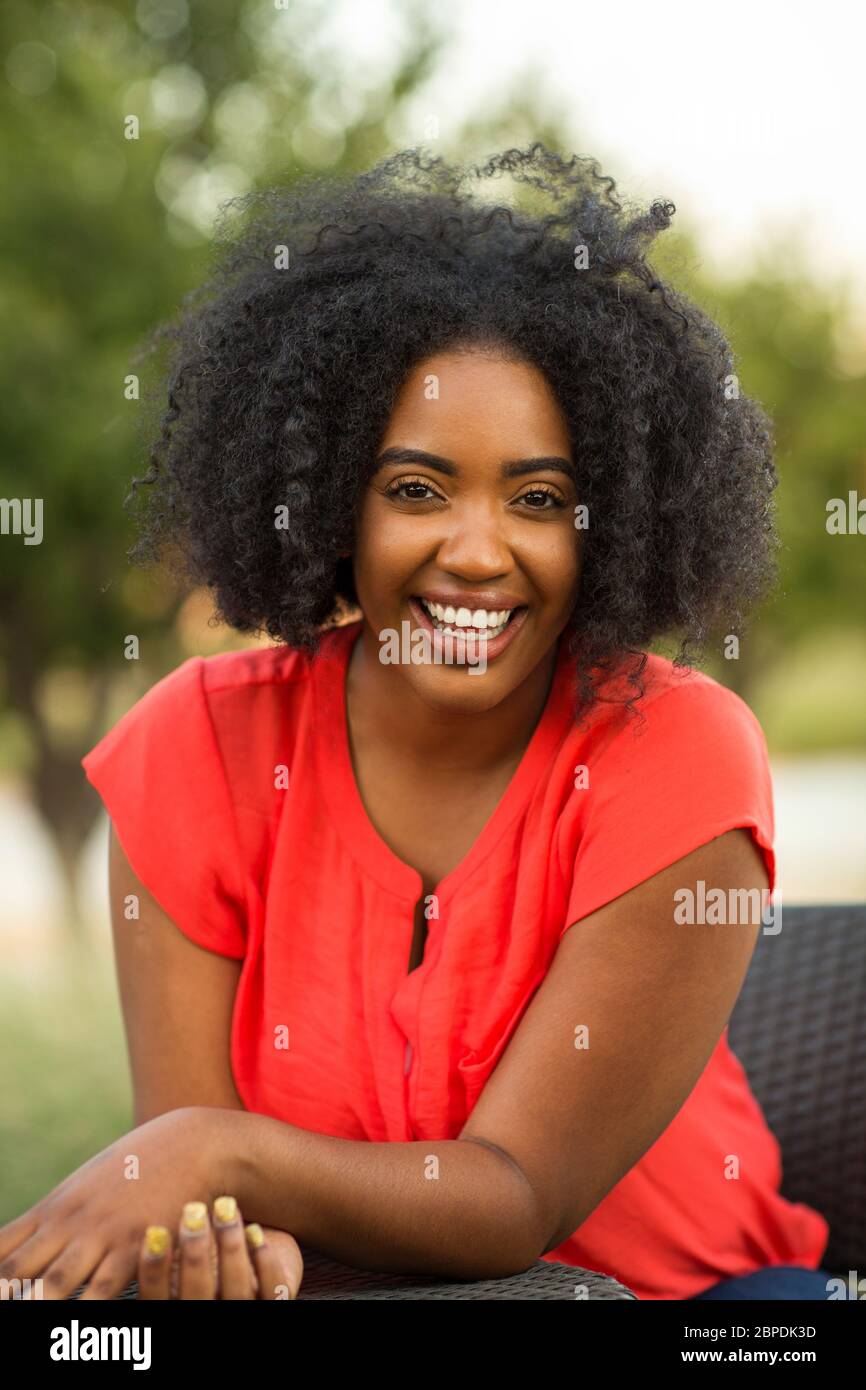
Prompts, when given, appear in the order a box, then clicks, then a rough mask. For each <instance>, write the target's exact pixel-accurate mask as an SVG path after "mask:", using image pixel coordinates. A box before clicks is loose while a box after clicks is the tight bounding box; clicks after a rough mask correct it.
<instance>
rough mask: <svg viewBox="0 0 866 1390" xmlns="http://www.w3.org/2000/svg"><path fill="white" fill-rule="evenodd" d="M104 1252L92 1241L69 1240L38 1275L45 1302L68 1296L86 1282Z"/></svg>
mask: <svg viewBox="0 0 866 1390" xmlns="http://www.w3.org/2000/svg"><path fill="white" fill-rule="evenodd" d="M104 1253H105V1251H104V1249H101V1248H100V1247H99V1246H97V1245H94V1244H93V1242H92V1241H83V1240H73V1241H70V1242H69V1244H68V1245H66V1246H64V1248H63V1249H62V1250H61V1251H60V1253H59V1255H58V1256H57V1258H56V1259H54V1260H52V1261H51V1263H50V1264H49V1265H48V1267H47V1268H46V1270H45V1271H44V1273H43V1274H42V1275H40V1276H39V1277H40V1278H41V1281H42V1295H41V1296H42V1298H43V1299H45V1301H46V1302H49V1301H51V1300H52V1299H58V1298H69V1296H70V1294H71V1293H72V1292H73V1290H74V1289H77V1288H79V1287H80V1286H81V1285H82V1284H84V1283H86V1282H87V1280H88V1279H89V1278H90V1276H91V1274H92V1273H93V1271H94V1270H95V1268H96V1266H97V1265H98V1264H99V1262H100V1261H101V1259H102V1256H103V1255H104Z"/></svg>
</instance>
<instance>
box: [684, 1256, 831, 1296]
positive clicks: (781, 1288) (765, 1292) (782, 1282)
mask: <svg viewBox="0 0 866 1390" xmlns="http://www.w3.org/2000/svg"><path fill="white" fill-rule="evenodd" d="M833 1277H834V1276H833V1275H832V1274H830V1273H829V1271H828V1270H826V1269H804V1268H802V1267H801V1266H799V1265H775V1266H774V1267H773V1268H771V1269H756V1270H755V1271H754V1273H752V1274H743V1275H741V1276H740V1277H739V1278H737V1279H724V1280H722V1282H721V1284H713V1286H712V1288H709V1289H704V1291H703V1293H698V1294H695V1295H694V1297H693V1298H691V1299H688V1300H686V1301H687V1302H689V1303H693V1302H695V1301H696V1300H697V1299H708V1298H713V1299H715V1298H731V1299H752V1298H779V1299H791V1298H796V1299H800V1298H810V1299H823V1300H824V1301H826V1299H827V1281H828V1279H832V1278H833Z"/></svg>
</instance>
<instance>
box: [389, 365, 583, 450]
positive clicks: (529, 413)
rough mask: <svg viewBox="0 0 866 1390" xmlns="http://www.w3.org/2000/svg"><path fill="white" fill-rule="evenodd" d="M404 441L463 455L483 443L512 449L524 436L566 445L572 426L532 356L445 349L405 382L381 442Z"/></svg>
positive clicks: (543, 445)
mask: <svg viewBox="0 0 866 1390" xmlns="http://www.w3.org/2000/svg"><path fill="white" fill-rule="evenodd" d="M407 432H408V434H410V435H411V436H412V437H411V440H409V439H407V438H406V437H405V436H406V435H407ZM398 440H399V442H400V443H407V442H411V443H412V444H413V445H414V446H415V447H417V448H424V447H428V448H430V449H431V450H432V449H433V441H434V440H435V442H436V448H437V451H438V452H443V453H444V452H446V451H447V450H446V442H447V444H448V447H450V448H452V450H455V451H456V453H457V454H459V453H460V452H464V451H465V450H466V449H467V448H472V449H477V448H479V447H486V448H489V449H491V450H492V451H493V452H498V451H500V449H502V450H504V452H505V453H506V454H513V453H514V451H515V448H516V447H518V443H519V440H523V441H525V442H526V444H527V447H531V448H535V449H538V450H547V451H550V452H553V450H554V449H556V450H558V451H559V452H564V451H567V449H568V427H567V423H566V420H565V416H564V414H563V412H562V409H561V407H560V405H559V402H558V401H557V399H556V396H555V394H554V392H553V388H552V387H551V385H550V383H549V382H548V380H547V378H546V376H545V375H544V373H543V372H542V371H541V370H540V368H538V367H536V366H535V365H534V364H533V363H530V362H522V361H521V362H514V361H510V360H508V359H505V358H502V357H496V356H494V355H492V354H488V353H481V352H443V353H436V354H432V355H431V356H429V357H427V358H425V359H424V360H423V361H421V362H418V363H416V364H415V365H414V366H413V367H412V369H411V371H410V372H409V374H408V376H407V378H406V380H405V381H404V382H403V385H402V386H401V388H400V391H399V393H398V395H397V398H396V400H395V402H394V407H393V409H392V412H391V416H390V419H389V421H388V426H387V429H386V432H385V434H384V436H383V440H382V442H383V444H389V443H392V442H398ZM520 447H521V448H522V445H521V446H520ZM450 456H451V457H452V458H453V457H455V453H454V452H452V453H451V455H450Z"/></svg>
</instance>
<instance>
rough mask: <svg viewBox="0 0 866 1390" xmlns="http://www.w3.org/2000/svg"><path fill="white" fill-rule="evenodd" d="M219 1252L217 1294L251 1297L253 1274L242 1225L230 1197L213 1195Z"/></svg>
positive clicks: (253, 1289)
mask: <svg viewBox="0 0 866 1390" xmlns="http://www.w3.org/2000/svg"><path fill="white" fill-rule="evenodd" d="M213 1211H214V1231H215V1232H216V1242H217V1251H218V1256H219V1289H218V1293H217V1297H218V1298H225V1299H254V1298H255V1296H256V1276H255V1272H254V1270H253V1262H252V1259H251V1257H250V1252H249V1250H248V1249H247V1242H246V1240H245V1238H244V1225H243V1220H242V1218H241V1214H240V1211H239V1210H238V1204H237V1202H236V1200H235V1198H234V1197H217V1199H216V1201H215V1202H214V1204H213Z"/></svg>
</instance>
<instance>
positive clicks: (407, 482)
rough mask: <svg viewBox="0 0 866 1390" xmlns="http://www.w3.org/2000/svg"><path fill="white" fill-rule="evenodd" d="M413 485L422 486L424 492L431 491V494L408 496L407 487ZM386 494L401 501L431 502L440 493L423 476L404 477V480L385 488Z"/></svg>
mask: <svg viewBox="0 0 866 1390" xmlns="http://www.w3.org/2000/svg"><path fill="white" fill-rule="evenodd" d="M412 487H414V488H420V489H421V491H422V492H429V493H430V496H429V497H419V496H418V494H417V493H415V495H414V496H408V495H407V493H406V491H405V489H406V488H412ZM385 496H386V497H397V498H399V499H400V501H401V502H430V501H431V500H432V499H433V498H434V497H438V496H439V494H438V492H434V491H433V489H432V488H431V486H430V484H429V483H427V482H424V481H423V479H421V478H404V479H403V480H402V482H398V483H392V484H391V486H390V487H387V488H386V489H385Z"/></svg>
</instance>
